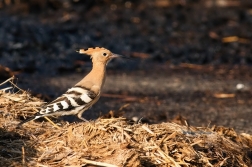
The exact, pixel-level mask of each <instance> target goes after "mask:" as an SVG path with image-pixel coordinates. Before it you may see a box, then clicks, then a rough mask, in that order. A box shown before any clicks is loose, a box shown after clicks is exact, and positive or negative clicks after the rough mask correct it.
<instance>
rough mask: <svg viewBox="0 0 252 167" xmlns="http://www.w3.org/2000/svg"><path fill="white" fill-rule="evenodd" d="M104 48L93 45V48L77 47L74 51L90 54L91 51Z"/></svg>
mask: <svg viewBox="0 0 252 167" xmlns="http://www.w3.org/2000/svg"><path fill="white" fill-rule="evenodd" d="M103 50H106V51H107V49H105V48H102V47H93V48H87V49H78V50H76V52H78V53H80V54H87V55H90V56H91V55H92V53H93V52H97V51H103Z"/></svg>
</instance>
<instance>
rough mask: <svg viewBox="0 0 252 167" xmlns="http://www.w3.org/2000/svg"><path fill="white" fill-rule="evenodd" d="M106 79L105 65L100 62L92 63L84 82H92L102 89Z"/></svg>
mask: <svg viewBox="0 0 252 167" xmlns="http://www.w3.org/2000/svg"><path fill="white" fill-rule="evenodd" d="M105 77H106V64H104V63H102V62H93V67H92V70H91V71H90V72H89V73H88V75H87V76H86V77H85V78H84V79H85V81H89V82H92V83H93V84H95V85H96V86H98V87H100V88H102V86H103V84H104V81H105Z"/></svg>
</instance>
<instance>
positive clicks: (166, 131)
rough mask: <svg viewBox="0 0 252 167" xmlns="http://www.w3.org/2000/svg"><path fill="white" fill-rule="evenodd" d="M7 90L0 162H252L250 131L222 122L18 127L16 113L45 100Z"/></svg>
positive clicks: (1, 107)
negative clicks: (239, 131)
mask: <svg viewBox="0 0 252 167" xmlns="http://www.w3.org/2000/svg"><path fill="white" fill-rule="evenodd" d="M8 82H11V80H8ZM3 84H4V83H3ZM3 84H1V85H3ZM13 86H16V85H13ZM10 90H11V88H8V87H7V88H5V89H1V90H0V166H55V167H56V166H90V165H91V166H92V165H94V166H172V167H179V166H209V167H210V166H251V165H252V160H251V156H252V151H251V148H252V136H251V135H249V134H244V133H243V134H237V133H236V132H235V131H234V130H233V129H230V128H225V127H215V126H214V127H211V128H210V127H191V126H185V125H180V124H177V123H172V122H166V123H161V124H153V125H148V124H142V123H140V122H139V123H132V122H130V121H128V120H126V119H125V118H110V119H97V120H95V121H91V122H81V123H72V124H69V123H63V122H60V123H57V124H51V123H49V122H47V121H45V122H39V121H33V122H29V123H27V124H25V125H24V126H23V127H22V128H20V129H16V125H17V124H18V122H20V118H22V117H26V116H30V115H31V114H33V113H35V112H36V108H37V107H39V106H41V105H42V104H43V102H42V101H41V100H39V99H37V98H34V97H32V96H31V95H30V94H29V93H28V92H25V91H22V90H19V91H18V92H17V93H13V92H12V93H11V91H10Z"/></svg>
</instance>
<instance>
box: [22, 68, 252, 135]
mask: <svg viewBox="0 0 252 167" xmlns="http://www.w3.org/2000/svg"><path fill="white" fill-rule="evenodd" d="M251 70H252V68H251V67H246V68H242V67H236V68H235V67H227V66H220V67H213V66H206V65H205V66H195V65H191V66H188V65H187V64H183V65H181V66H173V65H169V64H163V65H162V67H161V66H159V67H156V68H155V67H153V69H152V70H147V71H143V70H137V71H126V72H125V71H117V72H114V71H112V70H109V71H108V76H107V78H106V83H105V87H104V92H103V95H102V97H101V99H100V101H99V102H98V103H97V104H96V105H94V106H93V107H92V108H91V109H90V110H88V111H86V112H85V114H84V117H85V118H87V119H96V118H98V117H99V116H104V114H105V115H106V114H107V113H109V111H110V110H112V111H114V112H115V115H117V116H119V115H120V116H125V117H126V118H128V119H134V120H139V119H140V120H141V121H142V122H148V123H161V122H170V121H171V120H173V119H175V118H176V117H178V116H182V117H184V118H185V119H186V120H187V121H188V122H189V123H190V124H191V125H193V126H203V127H206V126H210V127H211V126H213V125H217V126H225V127H230V128H234V129H235V130H236V131H238V132H247V133H251V132H252V131H251V125H252V124H251V121H250V120H251V119H252V114H251V104H252V100H251V97H252V92H251V76H252V73H251V72H250V71H251ZM83 75H84V74H78V75H63V76H58V77H49V78H43V79H41V78H30V77H29V78H27V79H24V78H22V79H20V82H21V81H22V84H21V85H25V89H26V90H27V89H30V90H31V91H37V90H40V91H41V90H44V91H45V92H43V91H41V94H42V95H46V94H47V92H52V93H53V94H55V95H56V96H57V95H60V94H61V93H63V92H64V91H65V90H67V88H69V87H71V86H72V85H74V84H75V83H77V82H78V80H80V79H81V78H82V77H83ZM45 81H46V82H45ZM239 84H240V85H241V84H242V85H244V87H243V88H241V89H238V86H239ZM34 85H35V86H34ZM49 99H50V98H49ZM66 120H68V121H73V120H75V119H74V117H71V118H70V119H69V118H66Z"/></svg>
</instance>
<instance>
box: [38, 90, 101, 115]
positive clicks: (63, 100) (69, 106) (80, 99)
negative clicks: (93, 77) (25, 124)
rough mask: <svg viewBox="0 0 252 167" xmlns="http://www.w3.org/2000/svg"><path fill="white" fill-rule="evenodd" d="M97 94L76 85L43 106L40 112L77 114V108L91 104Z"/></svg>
mask: <svg viewBox="0 0 252 167" xmlns="http://www.w3.org/2000/svg"><path fill="white" fill-rule="evenodd" d="M96 96H97V95H96V94H95V93H94V92H93V91H90V90H88V89H87V88H84V87H80V86H75V87H73V88H71V89H69V90H68V91H67V92H66V93H64V94H63V95H62V96H60V97H58V98H57V99H55V100H54V101H52V102H51V103H49V104H47V105H46V106H45V107H43V109H42V110H40V111H39V114H41V115H43V114H46V115H48V114H52V115H53V113H55V114H56V113H58V114H59V115H71V114H77V113H78V110H76V109H80V110H82V109H84V108H85V107H86V106H89V104H90V103H92V101H93V100H94V99H95V97H96ZM72 112H76V113H72Z"/></svg>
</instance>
